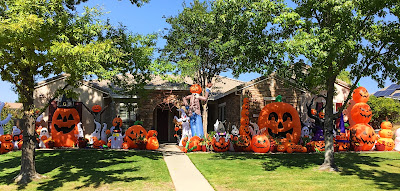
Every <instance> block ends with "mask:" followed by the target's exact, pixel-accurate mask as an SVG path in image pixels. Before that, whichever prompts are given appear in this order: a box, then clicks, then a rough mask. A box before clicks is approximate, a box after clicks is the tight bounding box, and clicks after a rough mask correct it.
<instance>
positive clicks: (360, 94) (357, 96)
mask: <svg viewBox="0 0 400 191" xmlns="http://www.w3.org/2000/svg"><path fill="white" fill-rule="evenodd" d="M368 99H369V93H368V91H367V89H365V88H364V87H358V88H357V89H355V90H354V92H353V100H354V101H355V102H356V103H367V101H368Z"/></svg>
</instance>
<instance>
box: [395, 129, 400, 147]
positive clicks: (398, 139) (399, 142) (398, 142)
mask: <svg viewBox="0 0 400 191" xmlns="http://www.w3.org/2000/svg"><path fill="white" fill-rule="evenodd" d="M395 135H396V139H395V140H394V143H395V147H394V150H396V151H400V128H398V129H397V130H396V133H395Z"/></svg>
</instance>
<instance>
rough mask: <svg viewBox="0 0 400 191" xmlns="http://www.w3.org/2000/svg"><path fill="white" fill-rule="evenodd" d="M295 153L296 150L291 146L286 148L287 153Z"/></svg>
mask: <svg viewBox="0 0 400 191" xmlns="http://www.w3.org/2000/svg"><path fill="white" fill-rule="evenodd" d="M295 151H296V148H295V147H294V146H292V145H291V146H289V147H287V148H286V152H287V153H293V152H295Z"/></svg>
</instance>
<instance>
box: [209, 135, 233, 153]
mask: <svg viewBox="0 0 400 191" xmlns="http://www.w3.org/2000/svg"><path fill="white" fill-rule="evenodd" d="M228 137H229V134H228V135H227V136H220V135H218V134H215V135H214V137H213V138H212V140H211V145H212V147H213V148H214V151H215V152H226V151H227V150H228V149H229V138H228Z"/></svg>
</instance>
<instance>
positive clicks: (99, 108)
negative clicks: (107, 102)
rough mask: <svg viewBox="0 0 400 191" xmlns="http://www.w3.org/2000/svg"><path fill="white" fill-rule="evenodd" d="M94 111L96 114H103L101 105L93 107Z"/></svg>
mask: <svg viewBox="0 0 400 191" xmlns="http://www.w3.org/2000/svg"><path fill="white" fill-rule="evenodd" d="M92 111H93V112H95V113H99V112H101V106H100V105H94V106H93V107H92Z"/></svg>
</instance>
